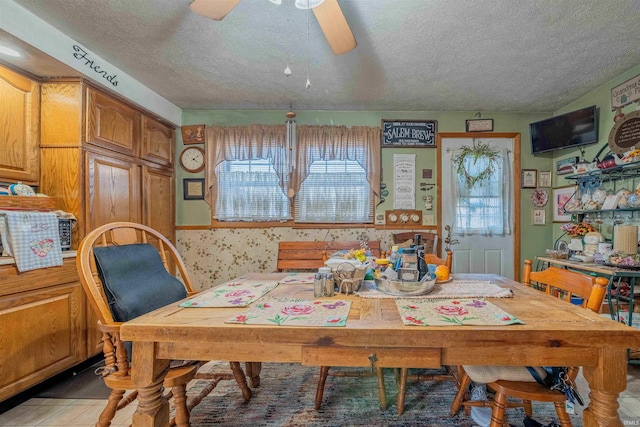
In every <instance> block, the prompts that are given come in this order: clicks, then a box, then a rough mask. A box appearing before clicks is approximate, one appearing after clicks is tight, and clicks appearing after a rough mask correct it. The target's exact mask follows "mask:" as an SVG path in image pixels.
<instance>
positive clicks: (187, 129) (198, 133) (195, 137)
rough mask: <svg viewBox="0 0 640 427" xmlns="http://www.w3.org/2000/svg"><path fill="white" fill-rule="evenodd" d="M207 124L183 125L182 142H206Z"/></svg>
mask: <svg viewBox="0 0 640 427" xmlns="http://www.w3.org/2000/svg"><path fill="white" fill-rule="evenodd" d="M204 129H205V125H189V126H182V128H181V131H182V143H183V144H184V145H188V144H204Z"/></svg>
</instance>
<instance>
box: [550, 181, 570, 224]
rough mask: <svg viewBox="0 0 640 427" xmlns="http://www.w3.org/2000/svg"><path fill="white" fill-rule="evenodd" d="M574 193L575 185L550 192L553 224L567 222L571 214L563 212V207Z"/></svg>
mask: <svg viewBox="0 0 640 427" xmlns="http://www.w3.org/2000/svg"><path fill="white" fill-rule="evenodd" d="M575 192H576V186H575V185H567V186H565V187H558V188H554V189H553V190H552V193H553V197H552V201H553V222H569V221H571V214H570V213H566V212H565V211H564V209H563V208H564V205H565V204H566V203H567V202H568V201H569V200H570V199H571V196H573V194H574V193H575Z"/></svg>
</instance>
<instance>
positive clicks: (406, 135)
mask: <svg viewBox="0 0 640 427" xmlns="http://www.w3.org/2000/svg"><path fill="white" fill-rule="evenodd" d="M437 128H438V122H437V121H436V120H422V121H418V120H403V121H400V120H385V119H382V147H383V148H384V147H416V148H419V147H429V148H435V146H436V132H437Z"/></svg>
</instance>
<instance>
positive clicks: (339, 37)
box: [189, 0, 357, 55]
mask: <svg viewBox="0 0 640 427" xmlns="http://www.w3.org/2000/svg"><path fill="white" fill-rule="evenodd" d="M271 1H273V2H274V3H279V2H278V1H277V0H276V1H274V0H271ZM239 2H240V0H193V2H191V4H190V5H189V7H190V8H191V9H192V10H193V11H194V12H196V13H198V14H200V15H202V16H205V17H207V18H209V19H213V20H216V21H221V20H222V18H224V17H225V16H226V15H227V14H228V13H229V12H231V10H232V9H233V8H234V7H236V5H237V4H238V3H239ZM298 3H302V5H304V7H305V8H306V4H307V0H296V6H297V4H298ZM310 3H311V5H312V6H311V7H312V10H313V13H314V15H315V16H316V19H317V20H318V24H320V28H322V32H323V33H324V36H325V38H326V39H327V42H329V46H331V50H332V51H333V53H335V54H336V55H341V54H343V53H347V52H349V51H351V50H353V49H354V48H355V47H356V46H357V42H356V39H355V37H354V36H353V33H352V32H351V28H349V23H347V19H346V18H345V17H344V14H343V13H342V9H340V5H339V4H338V0H324V1H322V0H321V1H320V2H319V3H320V4H318V5H317V6H315V7H314V6H313V4H314V3H318V0H313V1H312V0H310Z"/></svg>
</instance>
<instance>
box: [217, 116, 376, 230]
mask: <svg viewBox="0 0 640 427" xmlns="http://www.w3.org/2000/svg"><path fill="white" fill-rule="evenodd" d="M290 131H291V130H290V129H289V128H286V127H285V126H284V125H250V126H237V127H224V128H222V127H208V128H207V135H206V140H207V142H206V144H207V146H206V152H207V164H208V165H209V167H208V168H207V170H206V177H205V179H206V188H207V198H206V200H207V202H208V203H210V204H211V206H212V211H213V217H214V218H215V219H216V220H218V221H219V222H237V221H245V222H246V221H252V222H257V221H264V222H267V221H268V222H274V221H278V222H285V221H290V220H291V219H292V216H293V217H294V218H293V219H294V220H295V221H296V222H300V223H314V224H317V223H338V224H339V223H373V213H374V206H375V203H376V201H377V198H378V197H379V191H380V128H379V127H364V126H356V127H352V128H347V127H345V126H300V127H298V128H297V129H295V128H294V129H293V131H294V132H295V138H287V137H286V135H287V134H288V132H290ZM288 141H289V142H288ZM291 141H293V142H291ZM292 200H293V203H294V204H293V205H292ZM294 207H295V209H294Z"/></svg>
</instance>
